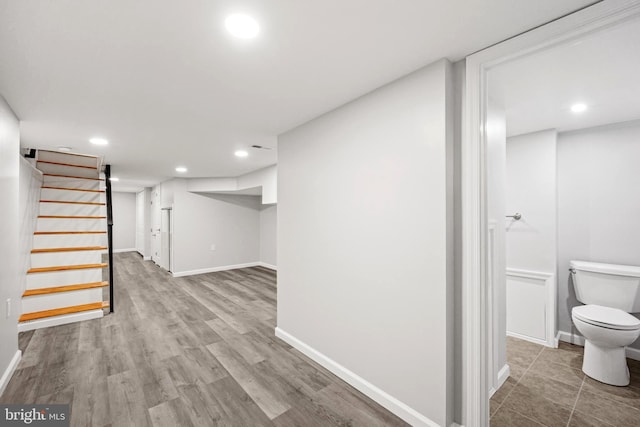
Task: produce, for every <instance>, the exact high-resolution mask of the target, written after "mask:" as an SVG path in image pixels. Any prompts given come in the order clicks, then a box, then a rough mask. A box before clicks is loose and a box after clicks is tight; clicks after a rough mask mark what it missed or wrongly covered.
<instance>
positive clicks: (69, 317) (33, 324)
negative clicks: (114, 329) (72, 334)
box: [18, 309, 104, 332]
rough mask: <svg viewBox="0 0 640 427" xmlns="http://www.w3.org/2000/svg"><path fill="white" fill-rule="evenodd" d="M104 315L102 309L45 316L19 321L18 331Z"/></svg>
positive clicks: (97, 317)
mask: <svg viewBox="0 0 640 427" xmlns="http://www.w3.org/2000/svg"><path fill="white" fill-rule="evenodd" d="M103 316H104V313H103V311H102V309H100V310H89V311H82V312H80V313H72V314H63V315H62V316H53V317H45V318H44V319H38V320H29V321H28V322H20V323H18V332H25V331H31V330H33V329H40V328H49V327H51V326H58V325H66V324H67V323H75V322H81V321H83V320H91V319H99V318H101V317H103Z"/></svg>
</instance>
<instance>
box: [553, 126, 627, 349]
mask: <svg viewBox="0 0 640 427" xmlns="http://www.w3.org/2000/svg"><path fill="white" fill-rule="evenodd" d="M639 159H640V121H634V122H626V123H621V124H614V125H609V126H602V127H597V128H590V129H584V130H580V131H575V132H568V133H561V134H560V135H559V139H558V230H559V234H558V277H559V282H558V283H559V287H558V298H559V307H558V316H559V329H560V330H561V331H565V332H576V333H577V331H575V330H574V329H573V328H572V324H571V309H572V308H573V307H574V306H576V305H578V304H580V303H579V302H578V301H577V300H576V299H575V292H574V289H573V285H572V283H571V282H570V281H569V273H568V269H569V261H570V260H572V259H577V260H586V261H598V262H606V263H613V264H630V265H640V221H638V219H639V218H640V191H638V184H639V183H640V167H638V161H639ZM633 347H635V348H640V342H639V341H636V342H635V343H634V345H633Z"/></svg>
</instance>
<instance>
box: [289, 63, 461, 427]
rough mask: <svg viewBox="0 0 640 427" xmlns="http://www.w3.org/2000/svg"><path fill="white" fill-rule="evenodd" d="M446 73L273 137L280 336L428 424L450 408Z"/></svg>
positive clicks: (441, 69)
mask: <svg viewBox="0 0 640 427" xmlns="http://www.w3.org/2000/svg"><path fill="white" fill-rule="evenodd" d="M450 77H451V69H450V64H449V63H448V62H446V61H440V62H437V63H435V64H433V65H431V66H429V67H426V68H424V69H422V70H419V71H417V72H415V73H413V74H411V75H409V76H406V77H404V78H402V79H400V80H398V81H396V82H393V83H391V84H389V85H387V86H384V87H382V88H380V89H378V90H376V91H374V92H371V93H370V94H368V95H365V96H363V97H361V98H359V99H357V100H355V101H353V102H351V103H349V104H347V105H345V106H343V107H340V108H338V109H336V110H334V111H332V112H329V113H327V114H325V115H323V116H321V117H319V118H317V119H315V120H312V121H311V122H309V123H307V124H304V125H302V126H300V127H298V128H296V129H294V130H292V131H290V132H287V133H286V134H284V135H281V136H280V137H279V142H278V151H279V152H278V157H279V160H278V175H279V176H278V334H279V336H281V337H287V339H289V340H290V341H291V342H294V343H296V345H297V346H298V347H304V348H306V349H307V350H309V351H308V353H309V354H314V355H316V356H317V359H318V360H320V361H321V362H322V363H324V364H325V365H326V366H329V367H330V368H331V369H333V370H334V372H338V373H339V374H340V375H342V376H343V377H345V378H348V379H349V380H350V381H351V382H352V383H353V384H355V385H356V386H357V387H360V388H361V389H363V390H365V391H366V392H368V393H369V394H370V395H372V396H373V397H374V398H376V399H377V400H378V401H379V402H381V403H383V404H384V405H386V406H387V407H391V408H392V409H394V411H396V413H399V414H401V415H402V416H404V417H405V418H407V419H411V420H412V422H414V423H420V422H422V423H426V419H427V418H428V419H430V420H432V421H433V422H435V423H437V424H439V425H449V424H450V423H451V422H452V414H453V359H454V358H453V274H452V272H453V270H452V267H453V264H452V255H453V246H452V243H453V241H452V237H453V233H452V232H448V230H452V228H451V224H450V222H451V221H453V212H452V208H453V205H452V200H453V199H452V194H453V192H452V191H448V189H449V190H451V188H452V187H451V185H452V182H449V181H450V180H451V172H452V163H451V161H452V159H453V156H452V155H451V154H452V153H451V151H450V150H451V148H452V135H451V128H452V122H451V121H450V119H451V118H452V117H451V114H449V112H450V107H451V105H450V104H449V102H450V101H451V100H452V97H451V94H450V93H447V91H448V90H450V89H451V86H450ZM342 369H346V370H348V371H351V373H345V371H344V370H342ZM351 374H353V375H354V376H350V375H351ZM363 381H366V382H367V383H365V382H363ZM370 385H372V387H376V388H377V389H373V388H371V387H370ZM399 402H402V403H403V404H404V405H407V406H402V405H400V404H399Z"/></svg>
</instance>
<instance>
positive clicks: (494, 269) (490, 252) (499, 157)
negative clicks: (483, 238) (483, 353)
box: [486, 98, 509, 393]
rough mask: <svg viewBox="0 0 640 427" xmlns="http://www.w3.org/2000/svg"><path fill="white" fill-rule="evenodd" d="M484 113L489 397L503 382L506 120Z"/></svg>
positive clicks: (498, 113)
mask: <svg viewBox="0 0 640 427" xmlns="http://www.w3.org/2000/svg"><path fill="white" fill-rule="evenodd" d="M488 107H489V108H488V109H487V219H488V222H489V226H488V236H487V244H488V247H487V259H488V272H487V276H488V278H489V280H487V290H486V291H487V302H488V304H487V306H488V310H487V315H488V323H489V325H492V327H491V329H490V331H489V334H488V339H487V346H488V348H489V361H490V362H489V363H490V368H491V369H490V372H489V373H488V375H489V386H490V387H491V389H490V391H491V392H492V393H493V392H495V391H496V390H498V388H500V386H501V385H502V384H503V383H504V381H506V379H507V377H508V374H509V371H508V368H507V344H506V332H507V313H506V310H505V307H506V302H505V301H506V271H505V270H506V267H505V245H506V243H505V229H504V216H505V213H506V206H505V197H506V195H505V188H506V150H507V147H506V146H507V136H506V118H505V111H504V108H503V106H502V105H501V103H499V102H498V101H497V100H496V99H492V98H491V99H490V100H489V106H488Z"/></svg>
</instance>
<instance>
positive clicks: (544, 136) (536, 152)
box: [506, 130, 557, 274]
mask: <svg viewBox="0 0 640 427" xmlns="http://www.w3.org/2000/svg"><path fill="white" fill-rule="evenodd" d="M556 139H557V133H556V131H555V130H544V131H541V132H534V133H529V134H526V135H520V136H515V137H511V138H509V139H508V140H507V181H506V183H507V187H506V188H507V212H508V213H509V214H513V213H515V212H519V213H521V214H522V219H521V220H520V221H514V220H512V219H507V221H506V225H507V267H508V268H516V269H521V270H532V271H542V272H548V273H552V274H555V271H556V263H557V261H556V259H557V256H556V255H557V254H556V252H557V250H556V246H557V242H556V234H557V233H556V230H557V224H556V216H557V209H556V194H557V184H556V174H557V172H556V151H557V147H556Z"/></svg>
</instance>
